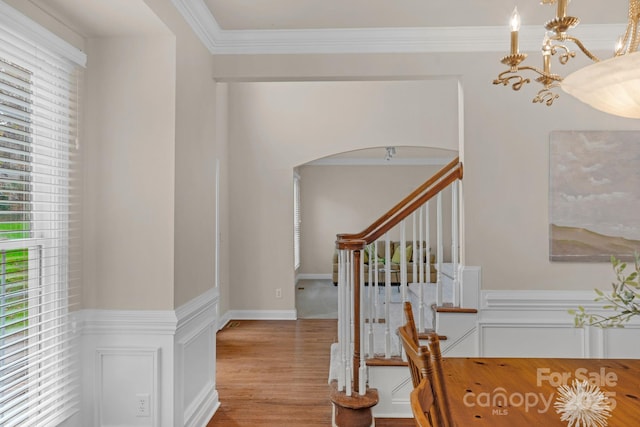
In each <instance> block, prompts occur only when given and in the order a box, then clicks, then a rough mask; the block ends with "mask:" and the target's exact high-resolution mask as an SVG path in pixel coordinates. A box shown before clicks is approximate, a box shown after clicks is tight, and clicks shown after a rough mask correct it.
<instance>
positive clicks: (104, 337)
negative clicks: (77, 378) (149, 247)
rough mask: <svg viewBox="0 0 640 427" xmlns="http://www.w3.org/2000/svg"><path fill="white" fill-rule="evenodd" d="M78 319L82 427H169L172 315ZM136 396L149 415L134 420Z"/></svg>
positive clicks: (114, 313) (91, 314) (97, 314)
mask: <svg viewBox="0 0 640 427" xmlns="http://www.w3.org/2000/svg"><path fill="white" fill-rule="evenodd" d="M82 314H83V316H82V317H83V319H84V320H83V330H82V371H83V380H82V398H83V406H82V407H83V411H82V412H83V423H82V426H97V427H115V426H134V427H135V426H145V427H147V426H153V427H173V425H174V424H173V389H174V382H173V339H174V334H175V328H176V317H175V314H174V312H173V311H124V310H85V311H84V312H83V313H82ZM138 394H144V395H146V394H149V398H148V402H149V415H144V416H138V415H139V414H137V407H138V398H139V397H138Z"/></svg>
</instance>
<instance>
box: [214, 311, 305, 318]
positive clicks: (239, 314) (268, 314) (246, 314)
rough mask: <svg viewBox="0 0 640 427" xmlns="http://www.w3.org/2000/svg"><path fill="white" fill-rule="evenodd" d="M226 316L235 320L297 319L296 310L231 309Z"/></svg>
mask: <svg viewBox="0 0 640 427" xmlns="http://www.w3.org/2000/svg"><path fill="white" fill-rule="evenodd" d="M225 317H228V318H229V319H233V320H296V319H297V318H298V313H297V311H296V310H230V311H228V312H227V313H225Z"/></svg>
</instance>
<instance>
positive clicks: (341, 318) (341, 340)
mask: <svg viewBox="0 0 640 427" xmlns="http://www.w3.org/2000/svg"><path fill="white" fill-rule="evenodd" d="M345 264H346V259H345V251H344V250H343V249H340V250H338V361H337V364H338V366H337V371H338V372H337V374H338V390H339V391H343V390H344V387H345V384H344V383H345V369H346V366H345V360H344V359H345V354H344V351H345V350H344V349H345V346H346V341H345V336H344V323H345V312H344V304H345V295H344V290H345V287H346V286H347V283H346V276H345V268H346V265H345Z"/></svg>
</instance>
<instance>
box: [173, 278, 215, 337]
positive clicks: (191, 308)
mask: <svg viewBox="0 0 640 427" xmlns="http://www.w3.org/2000/svg"><path fill="white" fill-rule="evenodd" d="M218 298H219V292H218V289H217V288H211V289H209V290H208V291H206V292H204V293H203V294H200V295H198V296H197V297H195V298H194V299H192V300H191V301H189V302H187V303H185V304H183V305H181V306H180V307H178V308H177V309H176V312H175V317H176V320H177V327H176V329H180V328H181V327H182V326H183V324H186V323H188V322H190V321H192V320H193V319H194V318H195V317H197V316H199V315H200V314H202V313H204V312H206V311H207V310H210V309H211V308H212V307H213V306H214V305H215V304H217V303H218ZM214 320H215V319H214Z"/></svg>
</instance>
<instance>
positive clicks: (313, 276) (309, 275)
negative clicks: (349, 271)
mask: <svg viewBox="0 0 640 427" xmlns="http://www.w3.org/2000/svg"><path fill="white" fill-rule="evenodd" d="M332 278H333V275H332V274H331V273H329V274H312V273H305V274H298V275H297V276H296V282H297V281H298V280H331V279H332Z"/></svg>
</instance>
